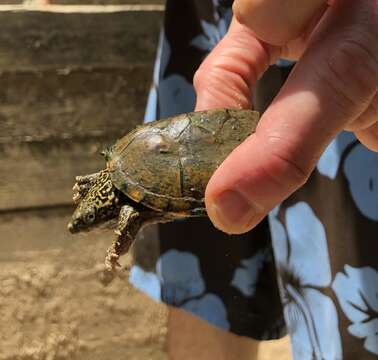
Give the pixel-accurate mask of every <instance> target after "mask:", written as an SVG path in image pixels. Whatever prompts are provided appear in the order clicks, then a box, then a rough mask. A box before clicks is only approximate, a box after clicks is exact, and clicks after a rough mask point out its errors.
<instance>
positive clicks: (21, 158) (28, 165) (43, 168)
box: [0, 135, 117, 210]
mask: <svg viewBox="0 0 378 360" xmlns="http://www.w3.org/2000/svg"><path fill="white" fill-rule="evenodd" d="M116 137H117V136H114V135H113V137H112V136H108V138H100V139H93V138H89V139H88V138H87V139H85V138H83V139H76V140H71V141H54V142H41V143H38V142H36V143H30V144H27V143H18V144H14V145H13V144H7V145H1V147H0V156H1V160H0V167H1V177H0V209H1V210H5V209H17V208H29V207H38V206H39V207H42V206H48V205H55V204H69V203H71V202H72V201H71V199H72V190H71V188H72V186H73V184H74V177H75V175H79V174H85V173H93V172H95V171H98V170H99V169H101V168H103V167H104V160H103V159H102V157H101V156H100V155H99V152H100V151H101V150H102V149H103V147H104V146H105V145H109V144H111V143H112V142H113V140H114V139H115V138H116Z"/></svg>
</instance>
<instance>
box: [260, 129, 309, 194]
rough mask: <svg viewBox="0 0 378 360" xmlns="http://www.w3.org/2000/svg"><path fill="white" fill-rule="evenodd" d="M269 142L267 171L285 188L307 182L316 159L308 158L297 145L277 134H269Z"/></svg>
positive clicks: (266, 162)
mask: <svg viewBox="0 0 378 360" xmlns="http://www.w3.org/2000/svg"><path fill="white" fill-rule="evenodd" d="M268 144H269V151H268V152H267V159H266V161H265V164H266V168H265V171H266V173H267V174H269V176H270V177H271V178H273V177H274V181H275V182H277V183H278V184H279V185H280V186H282V187H284V188H298V187H300V186H302V185H303V184H305V183H306V181H307V180H308V177H309V176H310V174H311V171H312V169H313V166H314V163H315V161H314V159H310V160H308V159H307V160H306V159H305V157H303V154H302V152H301V150H300V149H298V148H297V146H295V145H294V144H290V143H289V142H288V141H286V140H284V139H282V138H279V137H277V136H269V137H268Z"/></svg>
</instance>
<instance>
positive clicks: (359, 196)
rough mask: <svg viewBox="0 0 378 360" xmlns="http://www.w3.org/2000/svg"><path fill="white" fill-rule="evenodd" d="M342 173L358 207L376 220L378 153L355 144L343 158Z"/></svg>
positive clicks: (377, 211)
mask: <svg viewBox="0 0 378 360" xmlns="http://www.w3.org/2000/svg"><path fill="white" fill-rule="evenodd" d="M344 173H345V176H346V177H347V179H348V181H349V187H350V191H351V194H352V198H353V200H354V202H355V204H356V206H357V207H358V209H359V210H360V211H361V213H362V214H363V215H364V216H366V217H367V218H369V219H371V220H374V221H378V153H376V152H373V151H370V150H368V149H367V148H366V147H365V146H363V145H362V144H357V145H356V146H355V147H354V148H353V149H352V150H351V151H350V153H349V154H348V156H347V157H346V159H345V162H344Z"/></svg>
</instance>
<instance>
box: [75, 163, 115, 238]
mask: <svg viewBox="0 0 378 360" xmlns="http://www.w3.org/2000/svg"><path fill="white" fill-rule="evenodd" d="M117 193H118V190H117V189H116V188H115V187H114V185H113V183H112V181H111V178H110V174H109V172H108V171H106V170H104V171H101V172H100V173H98V176H97V177H96V178H95V179H94V180H93V182H92V184H91V186H90V187H89V189H88V191H87V192H86V193H85V195H84V196H83V197H82V198H80V202H79V204H78V206H77V208H76V210H75V211H74V213H73V215H72V219H71V222H70V223H69V224H68V230H69V231H70V232H71V233H73V234H74V233H77V232H80V231H88V230H91V229H92V228H94V227H96V226H98V225H100V224H103V223H105V222H107V221H109V220H111V219H113V218H115V217H116V216H117V215H118V213H119V209H120V205H119V198H118V196H117Z"/></svg>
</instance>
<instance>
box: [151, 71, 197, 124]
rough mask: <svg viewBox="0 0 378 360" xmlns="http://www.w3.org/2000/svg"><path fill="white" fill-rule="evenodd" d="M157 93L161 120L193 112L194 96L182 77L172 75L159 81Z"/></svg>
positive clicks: (189, 85)
mask: <svg viewBox="0 0 378 360" xmlns="http://www.w3.org/2000/svg"><path fill="white" fill-rule="evenodd" d="M158 91H159V109H160V117H161V118H165V117H168V116H172V115H176V114H180V113H185V112H190V111H193V109H194V106H195V101H196V95H195V92H194V88H193V85H192V84H191V83H189V82H188V81H187V80H186V79H185V78H184V77H183V76H181V75H179V74H172V75H169V76H167V77H166V78H164V79H162V80H160V83H159V90H158Z"/></svg>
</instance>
